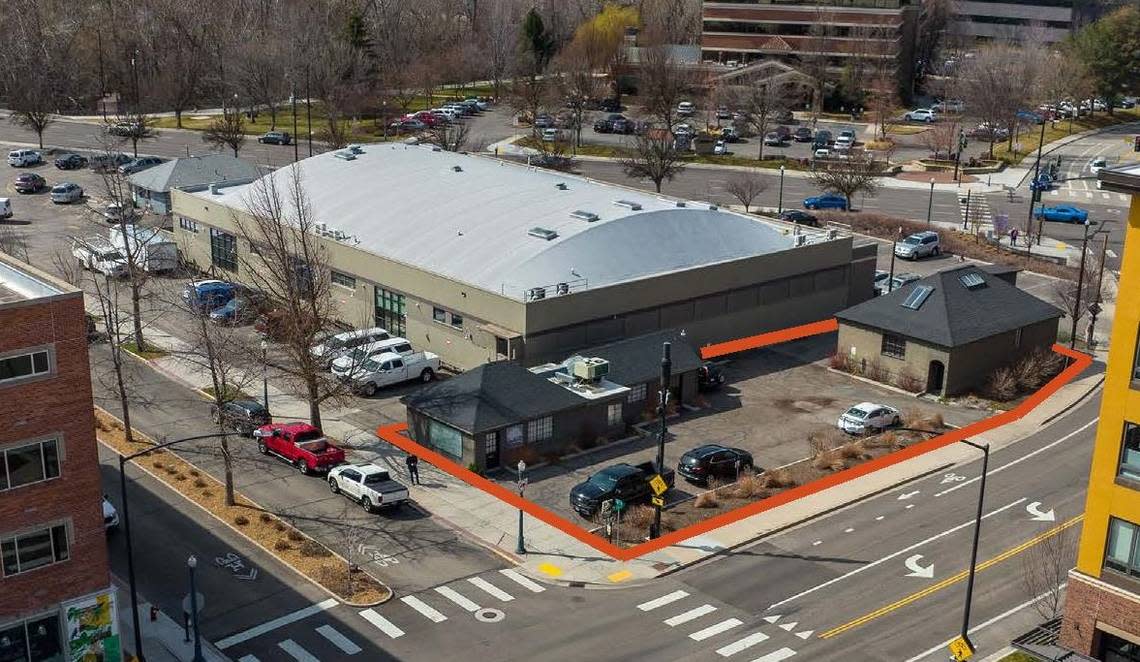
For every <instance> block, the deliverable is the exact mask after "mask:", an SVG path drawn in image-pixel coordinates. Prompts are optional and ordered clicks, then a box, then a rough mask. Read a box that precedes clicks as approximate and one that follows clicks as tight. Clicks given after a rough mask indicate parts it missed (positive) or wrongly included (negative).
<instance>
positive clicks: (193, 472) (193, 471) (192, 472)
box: [187, 469, 202, 478]
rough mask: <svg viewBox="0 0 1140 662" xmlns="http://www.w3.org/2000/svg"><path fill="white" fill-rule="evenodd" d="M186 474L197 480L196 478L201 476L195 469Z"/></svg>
mask: <svg viewBox="0 0 1140 662" xmlns="http://www.w3.org/2000/svg"><path fill="white" fill-rule="evenodd" d="M187 473H189V474H190V475H191V476H193V477H194V478H197V477H198V476H201V475H202V474H200V473H198V470H197V469H191V470H190V471H189V472H187Z"/></svg>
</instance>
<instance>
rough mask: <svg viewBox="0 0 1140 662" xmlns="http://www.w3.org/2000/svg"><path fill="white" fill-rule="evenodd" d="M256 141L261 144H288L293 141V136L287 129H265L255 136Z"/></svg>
mask: <svg viewBox="0 0 1140 662" xmlns="http://www.w3.org/2000/svg"><path fill="white" fill-rule="evenodd" d="M257 142H259V143H261V144H263V145H288V144H289V143H291V142H293V137H292V136H290V135H289V132H288V131H266V132H265V133H263V134H262V135H260V136H258V137H257Z"/></svg>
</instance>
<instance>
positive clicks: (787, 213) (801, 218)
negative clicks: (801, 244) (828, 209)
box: [780, 209, 819, 228]
mask: <svg viewBox="0 0 1140 662" xmlns="http://www.w3.org/2000/svg"><path fill="white" fill-rule="evenodd" d="M780 220H781V221H786V222H788V223H795V224H796V225H806V226H808V227H811V228H818V227H819V219H818V218H816V217H815V216H812V215H811V214H809V213H807V212H806V211H800V210H798V209H785V210H784V211H783V212H782V213H781V214H780Z"/></svg>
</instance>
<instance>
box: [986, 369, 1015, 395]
mask: <svg viewBox="0 0 1140 662" xmlns="http://www.w3.org/2000/svg"><path fill="white" fill-rule="evenodd" d="M982 392H983V393H984V394H985V396H986V397H987V398H990V399H992V400H997V401H998V402H1006V401H1008V400H1012V399H1013V398H1014V397H1016V396H1017V375H1015V374H1014V372H1013V370H1011V369H1010V368H998V369H997V370H994V371H993V373H992V374H991V375H990V378H989V379H988V380H986V385H985V387H984V388H983V390H982Z"/></svg>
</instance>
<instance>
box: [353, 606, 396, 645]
mask: <svg viewBox="0 0 1140 662" xmlns="http://www.w3.org/2000/svg"><path fill="white" fill-rule="evenodd" d="M360 615H361V616H362V617H364V620H366V621H368V622H369V623H371V624H373V625H375V626H376V627H377V628H379V630H380V631H381V632H383V633H384V634H386V635H388V636H389V637H391V638H393V639H395V638H396V637H402V636H404V631H403V630H401V629H400V628H398V627H396V624H395V623H393V622H392V621H390V620H388V619H386V618H384V617H383V616H381V615H380V614H377V613H376V610H374V609H365V610H364V611H362V612H360Z"/></svg>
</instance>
